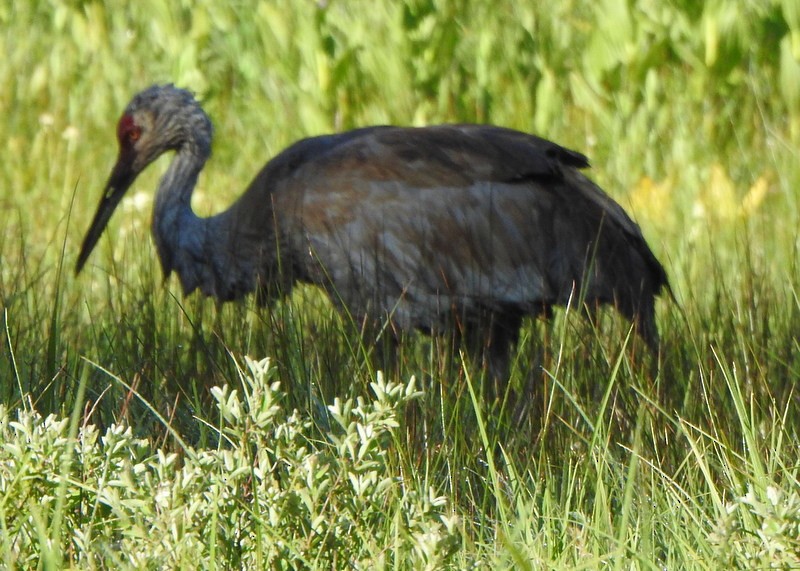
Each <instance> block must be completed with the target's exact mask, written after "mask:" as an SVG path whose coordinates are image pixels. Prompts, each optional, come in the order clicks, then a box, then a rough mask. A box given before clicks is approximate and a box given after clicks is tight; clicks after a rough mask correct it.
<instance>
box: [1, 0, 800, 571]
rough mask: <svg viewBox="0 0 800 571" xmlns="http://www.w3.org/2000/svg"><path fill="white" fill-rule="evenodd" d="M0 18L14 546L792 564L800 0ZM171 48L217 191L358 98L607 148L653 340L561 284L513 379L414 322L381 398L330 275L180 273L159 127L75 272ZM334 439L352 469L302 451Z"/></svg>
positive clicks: (190, 554) (386, 110) (5, 482)
mask: <svg viewBox="0 0 800 571" xmlns="http://www.w3.org/2000/svg"><path fill="white" fill-rule="evenodd" d="M0 24H1V25H0V30H2V44H1V45H2V53H3V57H0V85H2V86H3V87H2V88H0V112H2V116H3V121H0V145H2V146H3V147H2V150H3V152H2V157H3V163H2V166H0V205H2V210H3V222H2V228H3V231H2V232H0V301H1V302H2V324H1V325H2V327H0V346H1V347H2V349H0V350H1V351H2V355H3V356H2V358H0V402H2V403H4V406H5V407H6V408H5V410H4V411H3V412H2V414H0V432H2V435H3V436H2V444H0V492H1V493H0V532H1V533H0V551H2V553H1V554H0V557H2V561H3V564H4V565H5V566H6V567H9V568H29V567H32V566H34V565H35V566H39V567H47V568H59V567H67V566H73V567H90V568H91V567H95V568H108V567H131V568H134V567H141V566H148V565H149V566H173V567H181V566H183V567H194V566H199V567H208V568H212V567H215V566H219V567H223V568H225V567H237V566H242V565H247V564H251V565H256V566H266V565H268V564H269V565H273V566H276V567H281V566H283V567H287V568H288V567H297V566H308V567H312V568H313V567H319V568H331V567H348V566H352V565H354V564H359V565H361V566H363V567H366V566H367V565H377V566H379V567H381V568H384V567H389V566H396V567H400V568H410V567H414V568H419V567H428V568H439V567H447V566H449V567H452V568H456V569H463V568H466V567H468V566H471V565H475V566H477V567H487V568H529V569H539V568H559V567H563V568H597V567H614V568H619V567H625V568H631V567H632V568H641V569H650V568H668V569H673V568H707V569H718V568H723V567H731V568H760V567H765V566H769V565H774V566H777V567H779V568H792V567H797V566H798V564H800V563H798V561H799V560H800V546H798V543H797V539H796V538H797V537H798V534H799V533H798V532H800V529H798V525H799V524H798V521H800V503H799V502H800V499H799V497H798V489H799V488H798V469H797V465H798V461H797V457H798V449H800V439H798V434H797V425H798V415H797V412H796V406H797V395H796V391H795V385H796V382H797V379H798V375H799V371H800V361H799V359H798V355H800V344H799V343H798V333H797V332H798V328H799V327H800V301H798V300H799V299H800V298H799V297H798V283H800V280H798V274H799V273H800V270H798V232H797V228H798V221H799V220H798V218H799V217H798V211H799V209H798V200H797V194H796V190H795V188H796V187H797V185H798V183H799V182H800V169H798V166H797V164H798V160H797V158H798V157H797V152H796V150H795V149H796V145H797V144H798V138H800V95H798V94H800V87H798V86H800V40H798V38H800V21H799V20H798V12H797V9H796V7H795V5H794V3H793V2H792V1H789V0H786V1H765V2H760V3H758V2H751V3H731V2H706V3H702V4H700V3H693V2H678V1H676V2H668V3H654V2H648V1H645V0H639V1H634V2H614V1H603V2H584V1H582V0H575V1H573V2H564V3H558V4H557V5H545V4H540V3H528V4H525V3H514V2H499V3H498V2H495V3H480V2H469V1H465V0H441V1H424V0H404V1H402V2H362V1H359V0H357V1H354V2H343V1H339V2H337V1H331V2H311V1H308V2H299V3H298V2H290V1H288V0H285V1H281V0H277V1H274V2H236V3H232V4H227V5H224V6H223V5H222V4H219V5H217V4H214V3H209V2H200V1H197V2H191V1H184V2H180V3H160V2H153V1H145V2H140V3H139V4H137V5H136V6H135V7H134V6H128V5H127V4H126V3H123V2H114V1H109V2H63V1H55V0H53V1H50V2H47V1H40V2H28V3H20V2H17V3H14V4H13V5H11V4H8V5H4V6H0ZM168 81H171V82H175V83H176V84H179V85H181V86H184V87H188V88H190V89H192V90H194V91H195V92H197V93H198V94H199V96H200V97H201V98H202V100H203V102H204V106H205V108H206V110H207V111H208V112H209V114H210V115H211V117H212V119H213V120H214V123H215V129H216V142H215V146H214V157H213V158H212V160H211V162H210V163H209V166H208V168H207V169H206V172H205V173H204V175H203V176H202V177H201V181H200V186H199V188H198V193H197V196H196V198H195V207H196V209H197V210H198V212H200V213H203V214H209V213H212V212H216V211H219V210H221V209H223V208H225V207H226V206H227V205H228V204H229V203H230V202H231V201H232V200H233V199H234V197H235V196H237V195H238V193H239V192H240V191H241V190H242V189H243V188H244V187H245V185H246V183H247V182H248V181H249V178H250V177H252V176H253V175H254V174H255V173H256V172H257V170H258V169H259V168H260V167H261V166H262V164H263V163H264V162H265V161H266V160H267V158H269V157H270V156H273V155H274V154H276V153H277V152H279V150H280V149H281V148H283V147H284V146H286V145H287V144H289V143H290V142H291V141H293V140H296V139H298V138H300V137H303V136H307V135H312V134H317V133H322V132H328V131H331V130H341V129H346V128H350V127H354V126H360V125H366V124H373V123H397V124H426V123H433V122H456V121H477V122H492V123H497V124H501V125H506V126H510V127H515V128H519V129H523V130H527V131H532V132H537V133H538V134H540V135H543V136H546V137H548V138H552V139H554V140H556V141H558V142H560V143H562V144H564V145H566V146H570V147H572V148H576V149H578V150H581V151H583V152H585V153H587V154H588V155H589V156H590V158H591V160H592V164H593V165H594V168H593V170H592V172H591V176H592V177H593V178H595V179H596V180H597V181H598V182H599V183H601V185H602V186H603V187H604V188H606V189H607V190H608V191H609V192H610V194H611V195H612V196H614V197H615V198H616V199H617V200H619V201H620V202H621V203H622V204H623V205H625V206H626V208H628V209H629V210H630V211H631V213H632V214H633V215H634V216H635V218H636V219H637V220H638V221H639V222H640V224H641V226H642V229H643V232H644V233H645V235H646V236H647V238H648V241H649V242H650V243H651V245H652V246H653V248H654V250H655V251H656V253H657V255H658V256H659V258H660V259H662V260H663V261H664V263H665V265H666V267H667V270H668V273H669V275H670V278H671V281H672V284H673V288H674V290H675V292H676V297H677V300H676V301H671V300H664V301H663V302H662V303H660V305H659V308H658V309H659V326H660V329H661V331H662V350H661V353H660V355H658V356H657V357H656V358H651V357H648V356H647V355H644V354H643V353H642V351H641V349H640V348H639V349H638V350H637V348H636V347H631V345H636V344H637V341H636V340H635V339H629V338H628V333H629V332H628V330H627V324H625V323H624V322H623V321H622V320H620V319H618V318H617V317H615V316H614V315H612V314H611V313H610V312H609V313H604V314H603V315H602V318H601V320H600V323H599V326H598V328H596V329H595V328H593V327H591V326H590V325H589V324H587V323H585V322H584V320H582V319H581V317H580V315H577V314H576V312H575V311H559V312H558V313H557V314H556V316H555V319H554V320H553V322H552V323H549V324H548V323H542V322H536V321H531V322H528V323H526V324H525V327H524V329H523V335H522V339H521V342H520V346H519V350H518V353H517V355H516V359H515V362H514V366H513V370H512V376H511V379H510V384H509V386H510V388H511V390H512V391H513V392H514V395H516V396H513V395H512V396H513V398H511V399H509V400H508V401H505V402H504V401H503V400H502V399H498V400H497V401H495V400H491V399H489V398H488V396H489V395H491V391H490V390H488V387H487V386H486V379H484V378H483V376H482V373H481V371H480V370H479V368H477V367H475V366H474V365H473V364H472V363H469V362H468V360H467V361H466V362H462V358H461V356H460V355H458V354H453V352H452V348H451V347H449V346H448V343H447V340H439V339H428V338H425V337H423V336H417V335H411V336H409V338H408V339H407V340H406V342H405V343H404V344H403V345H402V347H401V349H400V352H401V355H400V361H401V365H400V366H399V370H397V371H391V372H387V374H390V375H391V377H392V378H391V380H392V381H394V382H397V383H398V384H397V385H395V386H399V387H406V386H407V383H408V381H409V379H410V378H411V377H412V376H415V377H416V379H417V382H416V385H415V387H416V389H418V390H419V393H417V392H415V391H411V392H410V393H408V394H406V393H403V394H404V395H406V396H409V397H410V396H411V395H413V398H406V396H403V397H402V398H401V395H400V394H399V393H397V394H395V396H394V397H392V398H389V399H388V400H387V398H386V397H385V396H381V394H380V389H379V387H381V386H384V385H380V384H378V385H373V383H375V381H376V379H377V378H378V377H377V371H376V370H375V366H374V362H373V361H372V360H371V359H369V358H367V357H366V356H365V353H367V352H368V351H369V350H370V348H369V347H363V346H362V345H361V344H360V341H359V339H358V336H357V335H356V329H357V328H356V327H355V326H354V325H353V324H351V323H349V322H348V321H347V319H346V317H342V316H341V315H338V314H337V313H336V312H335V311H334V310H333V309H332V307H331V305H330V303H329V302H328V301H327V300H326V298H325V297H324V296H323V295H322V294H320V292H319V291H317V290H315V289H314V288H309V287H302V288H298V289H297V290H296V291H295V292H294V293H293V295H292V296H291V298H290V299H287V300H282V301H280V302H278V303H276V304H275V305H273V306H272V307H269V308H259V307H257V306H256V304H255V302H254V301H253V300H248V301H244V302H242V303H237V304H228V305H225V306H221V307H218V306H216V305H215V304H214V303H213V301H211V300H203V299H200V298H199V297H191V298H183V297H182V296H181V295H180V293H179V288H178V286H177V284H176V283H175V281H174V280H172V281H167V282H166V283H162V278H161V276H160V275H159V271H160V270H159V268H158V263H157V261H156V259H155V250H154V248H153V247H152V246H151V244H150V240H149V237H148V234H149V231H148V224H149V210H150V207H151V201H150V196H151V189H152V188H154V186H155V184H156V182H157V178H158V176H159V175H160V172H161V171H163V168H164V165H165V161H164V160H162V161H161V162H159V163H158V164H157V165H156V166H155V167H151V169H150V170H149V171H148V172H146V173H144V174H143V175H142V177H140V179H139V180H138V181H137V183H136V185H135V187H134V188H133V189H132V190H131V192H130V196H129V197H127V198H126V200H125V201H124V202H123V204H122V205H121V207H120V209H119V212H118V213H117V214H116V216H115V218H114V220H113V221H112V223H111V227H110V228H109V231H108V234H109V236H108V238H104V239H103V240H102V241H101V244H100V246H99V247H98V249H97V251H96V252H95V253H94V255H93V257H92V259H91V260H90V262H89V266H87V268H86V270H84V273H82V274H81V276H79V277H77V278H76V277H74V276H73V275H72V272H71V268H72V267H73V265H74V259H75V255H76V252H77V249H78V246H79V243H80V238H81V235H82V232H83V231H84V230H85V228H86V226H87V224H88V222H89V219H90V216H91V214H92V212H93V209H94V207H95V205H96V201H97V200H98V198H99V194H100V192H101V189H102V186H103V183H104V182H105V178H106V176H107V175H108V171H109V169H110V167H111V165H112V163H113V161H114V159H115V153H116V149H115V148H114V126H115V123H116V120H117V118H118V116H119V113H120V112H121V110H122V108H123V106H124V105H125V103H126V102H127V100H128V99H129V97H130V96H131V95H132V94H133V93H134V92H136V91H138V90H139V89H141V88H143V87H145V86H147V85H150V84H152V83H155V82H168ZM246 355H250V356H253V357H254V358H258V359H261V358H263V357H270V358H271V359H272V363H273V365H274V370H272V371H271V372H270V373H269V374H267V373H266V372H265V371H260V370H255V369H248V368H247V367H244V368H243V369H242V368H240V364H241V363H243V362H244V356H246ZM273 381H279V382H280V390H277V389H275V388H271V383H272V382H273ZM225 385H227V387H228V388H227V389H214V390H212V387H215V386H216V387H222V386H225ZM376 389H378V392H379V394H378V395H376V394H375V390H376ZM233 391H237V392H236V395H237V397H236V398H238V399H239V403H240V404H239V405H238V406H239V412H237V413H236V414H233V413H231V411H230V407H231V406H233V405H232V404H231V403H233V402H234V401H233V400H231V399H233V397H232V395H233V394H234V393H233ZM256 394H257V395H260V396H259V397H258V398H262V397H263V398H267V396H265V395H271V396H269V399H273V400H270V404H269V406H267V405H264V401H259V400H258V399H255V400H254V397H253V395H256ZM222 395H225V399H222ZM337 398H339V399H344V400H339V401H337V400H336V399H337ZM357 398H361V399H365V400H363V407H362V408H359V405H357V404H355V405H354V406H353V408H351V409H347V412H346V414H345V413H342V412H341V411H342V408H341V407H342V406H344V405H343V404H342V403H343V402H345V401H347V400H348V399H357ZM381 398H383V399H384V400H383V401H381ZM226 399H227V400H226ZM241 399H245V401H246V402H247V403H248V404H246V405H244V404H241V403H242V402H243V401H242V400H241ZM247 399H250V400H247ZM269 399H268V400H269ZM357 402H358V401H352V403H357ZM259 403H260V404H259ZM256 405H257V406H256ZM262 405H263V406H265V407H266V408H264V409H260V408H259V407H260V406H262ZM523 405H524V406H523ZM226 407H228V408H226ZM331 407H332V408H331ZM337 407H338V408H337ZM369 407H376V408H375V409H374V410H378V411H379V413H376V414H377V415H376V416H375V415H374V416H371V417H369V418H367V417H365V416H363V415H362V416H359V415H360V414H362V412H363V411H365V410H368V409H369ZM294 410H296V411H297V412H293V411H294ZM359 410H360V411H361V412H358V411H359ZM369 410H373V409H369ZM51 413H52V414H54V415H55V416H52V417H50V416H48V415H49V414H51ZM262 413H263V414H266V415H267V416H266V417H264V416H263V415H262V416H260V415H261V414H262ZM337 414H338V415H339V416H337ZM364 414H366V413H364ZM237 415H238V416H237ZM353 415H355V416H353ZM67 418H72V419H73V422H69V421H67V420H63V419H67ZM265 418H266V419H268V421H267V420H265ZM259 419H260V420H259ZM292 419H294V420H292ZM387 419H391V421H388V420H387ZM262 421H263V423H262V424H259V422H262ZM293 430H297V432H291V431H293ZM282 431H283V432H282ZM286 431H289V432H291V434H289V433H287V432H286ZM279 433H280V434H279ZM371 434H379V435H380V437H379V438H377V437H376V439H375V440H369V438H366V435H371ZM290 436H291V437H290ZM359 439H360V440H359ZM351 440H352V442H351ZM366 440H369V442H371V443H372V444H370V445H369V446H371V447H368V448H367V449H365V450H366V451H365V453H364V454H365V456H361V457H358V454H359V450H360V449H359V448H358V446H360V445H361V444H363V442H365V441H366ZM348 442H351V444H348ZM278 443H280V446H282V447H283V448H281V450H280V451H278V450H277V449H276V447H277V446H278ZM270 454H271V455H272V456H269V455H270ZM353 454H355V455H356V457H354V456H353ZM256 457H258V460H256ZM267 458H269V459H267ZM313 458H324V459H325V460H324V462H323V463H322V464H321V465H323V466H325V467H326V470H328V472H327V474H328V475H329V476H330V478H328V479H327V480H326V478H327V476H326V478H322V477H321V478H320V479H314V478H310V479H303V478H301V475H302V474H303V473H304V472H302V470H301V468H302V467H303V466H306V464H303V462H312V463H313V462H315V461H316V460H312V459H313ZM232 459H234V460H235V461H234V460H232ZM231 462H232V463H231ZM265 462H273V463H274V464H275V465H276V466H279V468H276V469H275V470H276V471H272V472H269V471H266V472H261V470H265V466H264V463H265ZM193 470H194V471H193ZM352 474H356V477H355V479H354V480H351V475H352ZM372 474H374V475H372ZM359 477H363V478H367V480H368V481H369V482H370V484H369V485H370V486H371V485H373V484H375V486H378V483H379V482H388V483H386V484H381V485H384V486H386V487H384V488H381V487H380V486H378V487H372V488H370V487H369V486H367V487H368V488H369V489H368V492H369V493H367V494H365V493H364V490H365V489H366V488H363V486H362V484H363V480H359ZM287 478H288V479H287ZM325 482H327V483H325ZM359 482H362V484H360V483H359ZM275 490H279V491H280V493H278V494H277V495H275V496H258V495H259V494H269V493H277V492H276V491H275ZM383 492H385V493H383ZM381 494H383V495H381ZM223 496H224V501H223V500H222V499H221V498H223ZM257 496H258V497H257ZM309 498H312V499H311V500H309ZM281 502H283V503H281ZM165 506H166V508H165ZM276 506H278V507H277V508H276ZM167 508H168V509H167ZM279 508H280V509H279ZM275 509H278V511H277V512H275V513H278V514H279V517H278V516H275V515H274V513H273V512H271V511H270V510H275ZM281 510H283V511H281ZM187 514H188V515H187ZM195 516H196V517H195ZM320 518H321V519H320ZM323 530H328V531H323ZM93 538H103V539H102V541H99V542H97V543H93ZM98 545H99V546H101V547H97V546H98Z"/></svg>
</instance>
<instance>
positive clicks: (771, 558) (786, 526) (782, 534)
mask: <svg viewBox="0 0 800 571" xmlns="http://www.w3.org/2000/svg"><path fill="white" fill-rule="evenodd" d="M711 540H712V544H713V545H714V547H715V548H716V550H717V556H718V559H719V561H720V563H721V564H723V565H725V567H727V568H730V569H800V494H798V491H797V489H796V488H794V487H793V488H791V489H790V490H788V491H787V490H782V489H780V488H778V487H775V486H773V485H769V486H766V487H765V488H763V489H756V488H754V487H753V486H750V487H749V489H748V491H747V493H746V494H745V495H744V496H741V497H739V498H737V499H736V501H734V502H731V503H730V504H728V505H727V506H726V513H725V515H724V517H722V518H720V521H718V522H717V528H716V530H715V531H714V533H713V534H712V535H711Z"/></svg>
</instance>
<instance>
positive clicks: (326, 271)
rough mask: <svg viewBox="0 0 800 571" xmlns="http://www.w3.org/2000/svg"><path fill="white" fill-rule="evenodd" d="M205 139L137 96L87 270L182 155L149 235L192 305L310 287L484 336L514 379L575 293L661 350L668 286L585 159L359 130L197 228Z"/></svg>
mask: <svg viewBox="0 0 800 571" xmlns="http://www.w3.org/2000/svg"><path fill="white" fill-rule="evenodd" d="M211 137H212V127H211V121H210V120H209V118H208V116H207V115H206V113H205V112H204V111H203V109H202V108H201V107H200V105H199V104H198V102H197V101H196V100H195V99H194V97H193V95H192V94H191V93H190V92H188V91H185V90H182V89H178V88H176V87H174V86H172V85H163V86H158V85H157V86H153V87H150V88H148V89H146V90H144V91H142V92H141V93H139V94H138V95H136V96H135V97H134V98H133V99H132V100H131V102H130V103H129V104H128V106H127V107H126V109H125V111H124V113H123V114H122V117H121V119H120V120H119V124H118V125H117V139H118V141H119V156H118V159H117V162H116V165H115V166H114V168H113V170H112V171H111V175H110V178H109V179H108V183H107V184H106V187H105V190H104V191H103V195H102V197H101V199H100V205H99V207H98V209H97V213H96V214H95V216H94V219H93V221H92V223H91V226H90V227H89V230H88V232H87V234H86V237H85V239H84V242H83V246H82V248H81V251H80V255H79V256H78V261H77V265H76V273H77V272H80V270H81V268H82V267H83V266H84V264H85V263H86V259H87V258H88V256H89V254H90V253H91V251H92V249H93V248H94V246H95V245H96V244H97V241H98V239H99V238H100V235H101V234H102V232H103V230H104V228H105V227H106V225H107V223H108V221H109V218H110V217H111V214H112V212H113V211H114V209H115V207H116V206H117V205H118V204H119V202H120V200H121V199H122V196H123V195H124V193H125V191H126V190H127V189H128V188H129V187H130V186H131V185H132V184H133V182H134V180H135V179H136V177H137V175H138V174H139V173H140V172H142V170H144V169H145V167H147V166H148V165H149V164H150V163H151V162H153V161H154V160H155V159H156V158H157V157H158V156H160V155H161V154H162V153H164V152H166V151H175V157H174V158H173V160H172V163H171V164H170V166H169V168H168V169H167V171H166V173H165V174H164V176H163V177H162V179H161V182H160V184H159V186H158V191H157V193H156V197H155V205H154V211H153V226H152V231H153V237H154V239H155V244H156V248H157V250H158V255H159V258H160V260H161V266H162V269H163V271H164V275H165V278H166V277H168V276H169V275H170V273H171V272H172V271H173V270H174V271H175V272H177V274H178V276H179V278H180V282H181V285H182V287H183V291H184V293H185V294H189V293H191V292H192V291H194V290H195V289H200V290H201V291H202V292H203V294H205V295H207V296H213V297H215V298H217V299H219V300H223V301H226V300H233V299H237V298H240V297H242V296H244V295H246V294H247V293H249V292H253V291H257V292H258V293H260V294H261V295H262V296H263V297H264V298H266V299H268V298H270V297H275V296H276V295H282V294H286V293H288V292H289V291H290V290H291V287H292V284H294V283H296V282H298V281H300V282H310V283H313V284H318V285H320V286H322V287H323V288H325V289H326V290H327V291H328V293H329V294H330V297H331V298H332V300H333V301H334V303H335V304H338V305H339V306H340V307H341V306H343V307H344V308H346V309H347V310H348V311H349V312H350V314H351V315H352V316H354V317H355V318H356V319H364V320H366V321H370V320H373V321H381V320H384V319H388V320H389V321H388V323H390V324H391V325H392V327H393V328H395V330H398V331H399V330H414V329H417V330H421V331H424V332H428V333H431V332H441V331H444V330H446V328H447V327H457V328H458V330H459V331H458V332H459V333H460V334H462V335H467V336H474V335H476V334H477V335H478V336H480V337H481V338H482V340H483V349H482V350H483V354H482V358H483V359H484V360H485V361H486V362H487V364H489V366H490V367H492V369H493V370H494V371H505V370H506V365H507V360H508V355H509V349H510V347H511V346H512V345H513V344H514V343H516V341H517V339H518V335H519V329H520V326H521V322H522V318H523V317H524V316H525V315H536V314H539V313H542V312H549V310H550V308H551V306H553V305H564V304H566V303H567V302H568V301H569V300H570V299H574V298H577V297H578V296H582V299H583V300H584V301H585V302H587V303H589V304H592V305H595V306H596V305H599V304H613V305H614V306H616V308H617V309H618V310H619V311H620V312H621V313H622V314H623V315H625V316H626V317H627V318H628V319H630V320H632V321H633V322H634V324H635V326H636V329H637V332H638V333H639V334H640V336H641V337H642V338H643V339H644V340H645V342H646V343H647V344H648V345H649V346H651V347H655V346H656V344H657V339H658V332H657V329H656V324H655V313H654V298H655V296H656V295H658V294H659V293H660V292H661V290H662V289H663V288H668V287H669V286H668V284H667V276H666V273H665V272H664V269H663V267H662V266H661V264H660V263H659V262H658V260H657V259H656V258H655V256H654V255H653V253H652V252H651V250H650V248H649V247H648V245H647V243H646V242H645V240H644V238H643V236H642V233H641V231H640V229H639V227H638V226H637V225H636V224H635V223H634V222H633V221H632V220H631V219H630V218H629V217H628V215H627V214H626V213H625V211H624V210H623V209H622V207H620V206H619V205H618V204H617V203H616V202H614V201H613V200H612V199H611V198H610V197H609V196H608V195H606V194H605V193H604V192H603V191H602V190H601V189H600V188H599V187H598V186H597V185H596V184H594V183H593V182H592V181H590V180H589V179H588V178H587V177H585V176H584V175H583V174H581V172H580V169H583V168H586V167H588V166H589V165H588V160H587V159H586V157H584V156H583V155H582V154H580V153H577V152H575V151H571V150H568V149H566V148H564V147H561V146H559V145H557V144H555V143H552V142H550V141H547V140H545V139H541V138H539V137H536V136H533V135H529V134H525V133H521V132H518V131H514V130H511V129H506V128H501V127H495V126H489V125H440V126H431V127H422V128H405V127H391V126H375V127H366V128H362V129H356V130H353V131H348V132H344V133H339V134H332V135H325V136H319V137H312V138H308V139H303V140H301V141H299V142H297V143H295V144H293V145H292V146H290V147H289V148H288V149H286V150H285V151H283V152H282V153H280V154H279V155H278V156H276V157H275V158H273V159H272V160H271V161H269V162H268V163H267V164H266V166H264V168H263V169H262V170H261V172H259V173H258V175H256V177H255V179H254V180H253V181H252V182H251V183H250V186H249V187H248V188H247V190H246V191H245V193H244V194H243V195H242V196H241V197H240V198H239V199H238V200H237V201H236V202H235V203H234V204H233V205H232V206H231V207H230V208H229V209H228V210H226V211H224V212H222V213H220V214H217V215H216V216H211V217H209V218H199V217H198V216H196V215H195V214H194V212H193V211H192V208H191V197H192V192H193V190H194V187H195V184H196V182H197V178H198V176H199V174H200V171H201V170H202V169H203V166H204V165H205V163H206V160H207V159H208V158H209V156H210V154H211ZM384 323H387V322H384ZM462 338H463V337H462Z"/></svg>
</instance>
